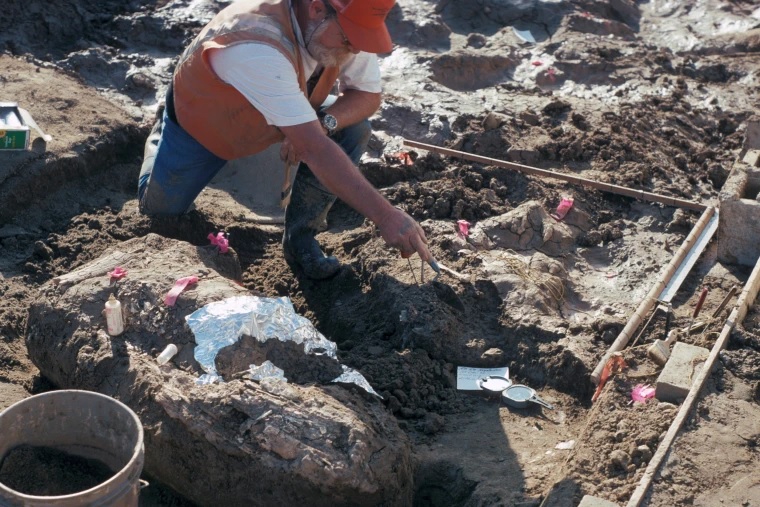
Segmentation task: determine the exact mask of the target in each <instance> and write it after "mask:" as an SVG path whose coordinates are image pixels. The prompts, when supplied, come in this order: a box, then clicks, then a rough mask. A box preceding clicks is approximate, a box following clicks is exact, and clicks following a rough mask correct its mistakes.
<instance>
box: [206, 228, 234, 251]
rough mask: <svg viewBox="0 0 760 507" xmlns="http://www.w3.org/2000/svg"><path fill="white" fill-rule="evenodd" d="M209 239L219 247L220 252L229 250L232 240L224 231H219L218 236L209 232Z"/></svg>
mask: <svg viewBox="0 0 760 507" xmlns="http://www.w3.org/2000/svg"><path fill="white" fill-rule="evenodd" d="M208 240H209V241H211V244H212V245H214V246H216V247H218V248H219V253H227V250H229V248H230V241H229V240H228V239H227V237H226V236H225V235H224V233H223V232H219V233H217V234H216V236H214V233H213V232H210V233H209V234H208Z"/></svg>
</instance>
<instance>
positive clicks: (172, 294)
mask: <svg viewBox="0 0 760 507" xmlns="http://www.w3.org/2000/svg"><path fill="white" fill-rule="evenodd" d="M194 283H198V277H197V276H186V277H184V278H180V279H179V280H177V281H176V282H174V287H172V289H171V290H170V291H169V292H168V293H167V294H166V296H164V303H165V304H166V306H174V303H176V302H177V298H178V297H179V295H180V293H181V292H182V291H183V290H185V288H186V287H187V286H188V285H192V284H194Z"/></svg>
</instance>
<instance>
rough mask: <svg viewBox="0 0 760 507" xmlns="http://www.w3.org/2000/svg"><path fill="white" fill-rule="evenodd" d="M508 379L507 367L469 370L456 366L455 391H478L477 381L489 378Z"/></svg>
mask: <svg viewBox="0 0 760 507" xmlns="http://www.w3.org/2000/svg"><path fill="white" fill-rule="evenodd" d="M492 375H493V376H496V377H506V378H509V367H507V366H504V367H503V368H470V367H467V366H457V390H459V391H480V386H479V385H478V380H480V379H482V378H485V377H490V376H492Z"/></svg>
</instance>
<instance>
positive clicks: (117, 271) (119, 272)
mask: <svg viewBox="0 0 760 507" xmlns="http://www.w3.org/2000/svg"><path fill="white" fill-rule="evenodd" d="M108 276H109V278H111V279H112V280H121V279H122V278H124V277H125V276H127V270H126V269H124V268H122V267H121V266H116V267H115V268H113V271H109V272H108Z"/></svg>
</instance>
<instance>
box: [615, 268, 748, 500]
mask: <svg viewBox="0 0 760 507" xmlns="http://www.w3.org/2000/svg"><path fill="white" fill-rule="evenodd" d="M759 289H760V261H758V262H757V264H755V269H753V270H752V274H751V275H749V280H748V281H747V284H746V285H745V288H744V290H743V291H742V293H741V295H740V296H739V301H737V303H736V307H735V308H734V310H733V311H732V312H731V315H730V316H729V317H728V321H726V324H725V325H724V326H723V331H722V332H721V333H720V336H719V337H718V340H717V341H716V342H715V345H713V348H712V350H711V351H710V355H709V356H707V360H706V361H705V364H704V365H703V366H702V368H701V369H700V370H699V373H698V374H697V376H696V378H695V379H694V383H693V384H692V385H691V389H689V394H688V395H686V399H685V400H684V402H683V404H682V405H681V408H680V409H679V410H678V414H676V418H675V419H673V422H672V423H671V425H670V428H668V432H667V433H666V434H665V438H663V439H662V442H660V445H659V446H658V447H657V451H656V452H655V453H654V456H652V459H651V460H650V461H649V465H648V466H647V469H646V470H645V471H644V475H643V476H642V477H641V481H639V485H638V486H637V487H636V489H635V490H634V492H633V495H631V499H630V500H629V501H628V505H627V507H639V505H641V502H642V501H643V500H644V496H646V493H647V491H648V490H649V486H650V485H651V483H652V480H653V479H654V476H655V474H656V473H657V470H659V468H660V464H661V463H662V461H663V459H664V458H665V455H666V454H667V453H668V450H669V449H670V446H671V445H672V444H673V441H674V440H675V438H676V436H677V435H678V432H679V431H680V430H681V426H683V423H684V421H685V420H686V419H687V417H688V416H689V414H690V413H691V410H692V407H693V406H694V403H695V402H696V400H697V397H698V396H699V393H700V391H701V390H702V387H704V385H705V381H706V380H707V378H708V377H709V376H710V373H711V372H712V369H713V365H714V364H715V361H717V359H718V355H719V354H720V351H721V350H723V347H725V346H726V343H727V342H728V339H729V338H730V336H731V331H732V330H733V329H734V327H735V326H736V324H737V323H739V322H742V321H743V320H744V317H745V316H746V315H747V311H748V310H749V308H750V307H751V306H752V305H753V303H754V302H755V299H756V298H757V293H758V290H759Z"/></svg>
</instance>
